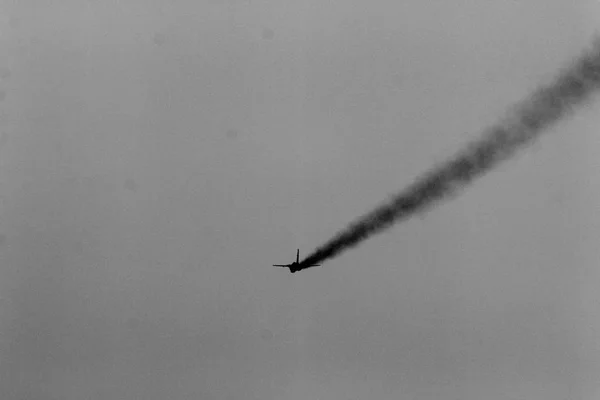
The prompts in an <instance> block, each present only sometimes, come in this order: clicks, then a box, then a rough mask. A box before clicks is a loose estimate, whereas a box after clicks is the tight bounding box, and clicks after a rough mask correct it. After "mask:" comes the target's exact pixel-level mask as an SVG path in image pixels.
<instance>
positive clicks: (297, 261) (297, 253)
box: [296, 249, 300, 263]
mask: <svg viewBox="0 0 600 400" xmlns="http://www.w3.org/2000/svg"><path fill="white" fill-rule="evenodd" d="M296 263H300V249H298V250H296Z"/></svg>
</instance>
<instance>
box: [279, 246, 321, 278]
mask: <svg viewBox="0 0 600 400" xmlns="http://www.w3.org/2000/svg"><path fill="white" fill-rule="evenodd" d="M320 265H321V264H311V265H306V266H304V265H303V266H302V268H300V249H298V250H297V251H296V261H294V262H293V263H291V264H285V265H283V264H273V266H274V267H285V268H289V269H290V272H291V273H292V274H293V273H294V272H296V271H300V270H301V269H304V268H308V267H318V266H320Z"/></svg>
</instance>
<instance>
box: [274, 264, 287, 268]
mask: <svg viewBox="0 0 600 400" xmlns="http://www.w3.org/2000/svg"><path fill="white" fill-rule="evenodd" d="M273 266H274V267H287V265H281V264H273Z"/></svg>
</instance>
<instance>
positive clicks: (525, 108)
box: [299, 37, 600, 269]
mask: <svg viewBox="0 0 600 400" xmlns="http://www.w3.org/2000/svg"><path fill="white" fill-rule="evenodd" d="M598 88H600V37H598V38H596V39H595V40H594V42H593V45H592V46H591V48H590V49H589V50H588V51H587V52H586V53H584V54H583V55H582V56H581V57H580V58H578V59H577V60H575V62H574V63H573V64H572V66H571V67H570V68H567V69H565V70H563V71H562V73H560V74H559V75H558V77H557V78H556V79H555V80H554V81H553V82H551V83H550V84H549V85H547V86H544V87H541V88H539V89H537V90H536V91H535V92H534V93H533V94H532V95H531V96H529V97H528V98H526V99H525V100H524V101H522V102H521V103H518V104H517V105H516V107H515V108H514V109H513V112H512V114H510V115H509V117H508V118H506V119H505V120H503V121H501V122H500V123H498V124H496V125H495V126H492V127H490V128H488V129H486V130H484V132H483V134H482V137H481V138H480V139H478V140H477V141H474V142H472V143H471V144H469V145H467V146H466V148H465V149H463V150H462V151H461V152H459V153H458V155H457V156H455V157H454V158H453V159H451V160H450V161H447V162H446V163H444V164H442V165H440V166H438V167H436V168H434V169H432V170H431V171H429V172H427V173H426V174H424V176H422V177H420V178H419V179H417V180H416V181H415V182H414V183H412V184H411V185H410V186H408V187H407V188H406V189H405V190H403V191H402V192H400V193H398V194H396V195H395V196H393V197H392V199H391V200H390V201H388V202H387V203H385V204H383V205H380V206H379V207H377V208H375V210H373V211H371V212H370V213H368V214H366V215H364V216H362V217H360V218H358V219H357V220H356V221H355V222H353V223H351V224H350V225H349V226H348V227H347V228H346V229H344V230H342V231H340V232H339V233H338V234H337V235H335V236H334V237H333V238H332V239H331V240H329V241H328V242H326V243H325V244H324V245H323V246H321V247H318V248H317V249H316V250H315V251H314V252H313V253H312V254H310V255H309V256H307V257H306V258H305V259H304V260H303V261H302V262H301V263H300V266H299V267H300V268H299V269H305V268H309V265H310V264H318V263H320V262H321V261H324V260H326V259H329V258H332V257H334V256H336V255H338V254H340V253H341V252H343V251H344V250H347V249H349V248H351V247H354V246H356V245H358V244H359V243H360V242H362V241H363V240H365V239H367V238H369V237H370V236H371V235H374V234H376V233H378V232H380V231H383V230H384V229H386V228H388V227H390V226H391V225H392V224H394V223H396V222H398V221H401V220H404V219H406V218H409V217H411V216H412V215H414V214H416V213H419V212H422V211H425V210H427V209H429V208H430V207H432V206H433V205H434V204H436V203H437V202H439V201H441V200H444V199H448V198H450V197H451V196H453V195H454V194H456V193H457V192H458V191H460V190H462V189H463V188H465V187H466V186H467V185H468V184H469V183H470V182H471V181H472V180H473V179H475V178H477V177H479V176H481V175H483V174H484V173H486V172H487V171H489V170H490V169H491V168H492V167H494V166H495V165H496V164H498V163H499V162H501V161H504V160H506V159H508V158H509V157H511V156H512V155H513V154H514V153H515V152H516V150H518V149H519V148H521V147H524V146H525V145H527V144H529V143H531V142H532V141H533V140H534V139H536V138H537V137H538V136H539V135H540V134H541V133H542V132H543V131H544V129H545V128H547V127H548V126H550V125H552V124H553V123H555V122H556V121H558V120H559V119H560V118H563V117H565V116H567V115H569V114H570V112H571V111H572V110H573V109H574V108H575V106H577V105H580V104H581V103H583V102H584V101H585V100H587V99H588V98H589V97H590V95H591V94H592V93H593V92H594V90H596V89H598Z"/></svg>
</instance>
